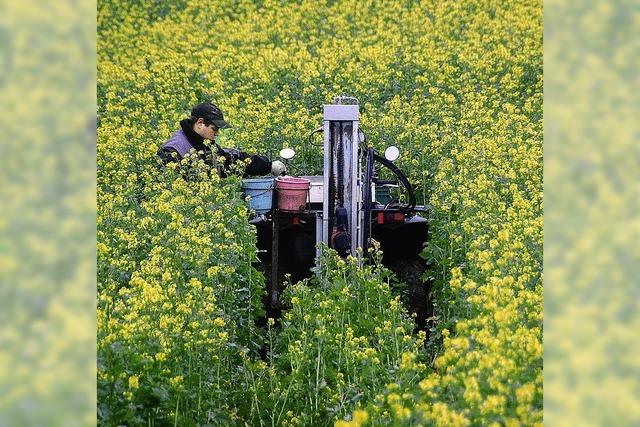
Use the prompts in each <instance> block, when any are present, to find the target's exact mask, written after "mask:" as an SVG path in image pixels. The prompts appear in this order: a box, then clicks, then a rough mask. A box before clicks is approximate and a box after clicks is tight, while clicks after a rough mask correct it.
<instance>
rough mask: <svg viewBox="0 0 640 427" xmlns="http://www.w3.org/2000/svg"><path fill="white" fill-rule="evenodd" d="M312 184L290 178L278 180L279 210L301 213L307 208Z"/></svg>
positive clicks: (306, 180)
mask: <svg viewBox="0 0 640 427" xmlns="http://www.w3.org/2000/svg"><path fill="white" fill-rule="evenodd" d="M310 185H311V182H310V181H309V180H308V179H304V178H293V177H290V176H284V177H278V178H276V191H277V192H278V209H280V210H281V211H284V212H300V211H303V210H304V209H305V208H306V207H307V196H308V194H309V186H310Z"/></svg>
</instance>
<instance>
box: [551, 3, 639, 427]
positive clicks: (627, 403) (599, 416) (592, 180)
mask: <svg viewBox="0 0 640 427" xmlns="http://www.w3.org/2000/svg"><path fill="white" fill-rule="evenodd" d="M544 8H545V22H544V25H545V29H544V31H545V33H544V37H545V38H544V64H545V68H544V75H545V82H544V94H545V96H544V114H545V128H544V158H545V163H544V167H545V174H544V178H545V186H544V187H545V188H544V191H545V198H544V208H545V209H544V213H545V240H544V275H545V301H544V304H545V313H544V314H545V322H544V327H545V334H544V370H545V382H544V390H545V399H544V408H545V412H544V415H545V423H546V424H548V425H554V426H556V425H557V426H565V425H566V426H577V425H579V426H591V425H594V426H595V425H602V426H613V425H615V426H622V425H639V424H640V405H639V404H638V403H639V399H640V386H639V383H640V356H638V355H639V354H640V345H639V344H638V336H639V333H638V331H640V313H639V312H638V308H639V304H638V302H639V301H640V277H639V274H638V266H639V265H640V245H639V244H638V241H639V240H640V217H639V213H640V209H639V207H640V205H639V201H638V200H639V199H638V196H640V191H639V190H640V176H639V174H640V168H639V164H638V163H639V161H640V151H639V142H640V141H639V139H640V138H639V136H640V126H639V124H638V123H639V122H638V118H639V116H640V108H639V103H638V100H639V95H638V93H639V92H640V80H639V78H638V75H639V74H638V70H639V69H640V55H639V54H640V38H639V37H638V34H640V3H638V2H637V1H617V2H607V1H592V2H568V1H564V0H563V1H559V0H549V1H545V3H544Z"/></svg>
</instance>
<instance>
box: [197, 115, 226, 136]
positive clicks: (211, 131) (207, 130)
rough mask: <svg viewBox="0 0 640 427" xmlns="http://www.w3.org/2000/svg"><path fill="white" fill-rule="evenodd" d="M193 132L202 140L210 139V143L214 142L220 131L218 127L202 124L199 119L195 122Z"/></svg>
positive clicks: (201, 120)
mask: <svg viewBox="0 0 640 427" xmlns="http://www.w3.org/2000/svg"><path fill="white" fill-rule="evenodd" d="M194 130H195V131H196V133H197V134H198V135H200V136H201V137H203V138H204V139H210V140H212V141H215V139H216V137H217V136H218V132H220V129H218V126H216V125H214V124H213V123H211V124H209V125H206V124H205V123H204V119H202V118H199V119H198V120H197V121H196V123H195V125H194Z"/></svg>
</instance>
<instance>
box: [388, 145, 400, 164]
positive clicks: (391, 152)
mask: <svg viewBox="0 0 640 427" xmlns="http://www.w3.org/2000/svg"><path fill="white" fill-rule="evenodd" d="M398 157H400V150H399V149H398V147H396V146H395V145H392V146H391V147H387V149H386V150H384V158H385V159H387V160H389V161H391V162H393V161H394V160H395V159H397V158H398Z"/></svg>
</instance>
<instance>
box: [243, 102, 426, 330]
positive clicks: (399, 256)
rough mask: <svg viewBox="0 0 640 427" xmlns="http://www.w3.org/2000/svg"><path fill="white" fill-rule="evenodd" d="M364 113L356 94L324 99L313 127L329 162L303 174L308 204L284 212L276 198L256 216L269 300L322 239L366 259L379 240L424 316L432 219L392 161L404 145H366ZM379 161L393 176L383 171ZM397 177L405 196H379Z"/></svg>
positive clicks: (307, 272) (305, 267) (305, 264)
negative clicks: (381, 148) (381, 150)
mask: <svg viewBox="0 0 640 427" xmlns="http://www.w3.org/2000/svg"><path fill="white" fill-rule="evenodd" d="M359 120H360V110H359V105H358V102H357V100H356V99H355V98H344V97H339V98H336V99H335V100H334V103H333V104H330V105H324V122H323V126H322V127H321V128H319V129H317V130H316V131H314V132H318V133H319V132H322V133H323V135H324V142H323V149H324V170H323V175H321V176H303V177H302V178H306V179H308V180H309V181H310V182H311V188H310V191H309V196H308V199H307V204H306V207H305V209H304V210H301V211H299V212H284V211H281V210H279V209H278V204H277V203H276V201H277V200H274V203H273V204H272V206H273V207H272V209H271V211H270V212H268V213H266V214H263V215H260V216H258V217H257V218H255V219H254V220H252V221H251V222H252V223H253V224H255V225H256V228H257V231H258V249H259V252H260V254H259V257H260V260H261V262H262V263H263V265H264V266H265V272H266V273H267V274H268V276H269V277H268V278H267V280H268V282H269V285H268V291H269V304H270V306H271V308H276V307H279V304H280V303H279V292H280V290H281V286H282V280H283V277H284V275H285V274H287V273H288V274H290V275H291V279H292V280H293V281H297V280H300V279H302V278H304V277H309V276H311V274H312V272H311V268H313V266H314V265H315V260H316V258H317V256H318V255H319V253H320V252H319V251H320V247H319V245H318V243H320V242H324V243H325V244H326V245H328V246H329V247H330V248H333V249H335V250H336V251H337V252H338V253H339V254H340V255H341V256H347V255H352V256H354V257H362V258H365V259H366V258H368V257H369V256H370V249H371V245H372V240H376V241H378V242H379V243H380V248H381V250H382V251H383V263H384V264H385V265H386V266H387V267H388V268H390V269H391V270H392V271H394V272H395V273H396V274H397V275H398V276H399V277H400V278H401V279H402V280H403V281H405V282H407V283H409V285H410V286H411V287H412V289H411V290H410V294H411V299H412V300H415V304H410V309H411V310H412V311H414V312H416V313H417V317H418V323H419V324H420V323H422V322H421V319H422V321H424V319H425V318H426V316H427V314H428V313H427V308H426V306H425V305H426V299H427V294H428V289H427V287H428V286H427V285H426V284H425V283H424V282H423V280H422V273H423V272H424V271H425V268H426V265H425V263H424V261H423V260H422V259H421V258H420V256H419V254H420V252H421V251H422V248H423V245H424V243H425V241H426V240H427V236H428V222H427V219H425V218H423V217H422V216H420V215H418V214H417V212H423V211H426V210H427V208H426V207H424V206H416V198H415V194H414V190H413V187H412V185H411V183H410V182H409V181H408V179H407V177H406V176H405V175H404V174H403V173H402V171H400V169H398V167H397V166H396V165H395V164H394V163H393V161H394V160H395V159H396V158H397V157H398V156H399V150H398V149H397V148H396V147H393V146H392V147H389V148H387V150H386V151H385V156H380V155H379V154H378V153H377V152H376V150H374V149H373V148H372V147H369V146H366V141H365V137H364V133H363V132H362V130H361V129H360V128H359ZM294 154H295V153H294V152H293V150H291V149H283V150H282V151H281V156H282V157H283V158H285V159H290V158H292V157H293V156H294ZM380 168H385V169H386V170H387V172H388V173H387V174H388V175H389V174H390V175H391V176H392V177H393V179H391V180H387V181H383V180H381V179H379V175H380V174H379V171H380ZM400 185H401V186H402V187H403V190H404V192H405V193H406V195H407V197H408V201H407V202H406V203H401V202H400V201H399V199H391V200H386V201H384V203H380V201H378V200H376V193H379V191H376V190H377V189H378V190H380V189H381V188H385V187H386V188H389V187H398V186H400ZM276 198H277V191H276V192H274V199H276ZM358 248H362V250H361V251H358V250H357V249H358ZM363 261H365V260H364V259H363ZM269 270H270V271H269Z"/></svg>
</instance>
